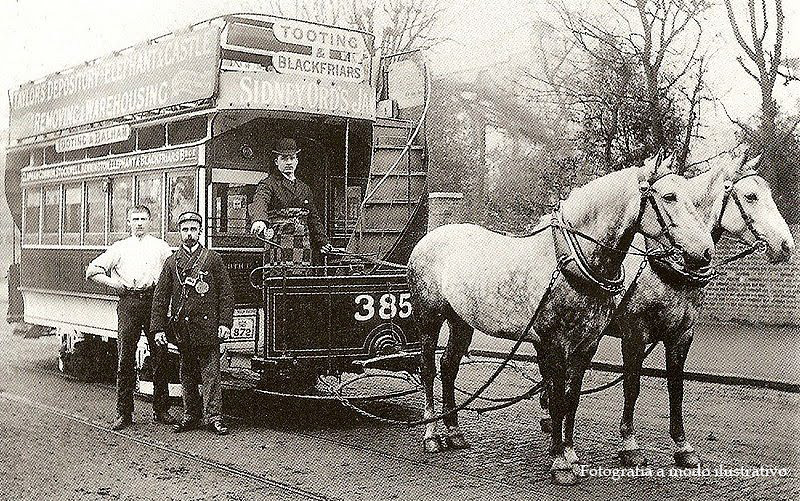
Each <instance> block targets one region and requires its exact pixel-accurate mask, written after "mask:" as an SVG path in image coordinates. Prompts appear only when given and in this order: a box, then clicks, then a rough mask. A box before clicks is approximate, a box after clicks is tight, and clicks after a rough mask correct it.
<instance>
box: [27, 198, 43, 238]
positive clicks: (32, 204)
mask: <svg viewBox="0 0 800 501" xmlns="http://www.w3.org/2000/svg"><path fill="white" fill-rule="evenodd" d="M41 209H42V189H41V188H27V189H26V190H25V232H24V236H23V242H24V243H26V244H38V243H39V218H40V217H41Z"/></svg>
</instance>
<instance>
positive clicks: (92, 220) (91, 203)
mask: <svg viewBox="0 0 800 501" xmlns="http://www.w3.org/2000/svg"><path fill="white" fill-rule="evenodd" d="M105 186H106V182H105V180H100V181H87V182H86V234H85V236H84V239H83V243H84V244H86V245H102V244H104V243H105V232H106V187H105Z"/></svg>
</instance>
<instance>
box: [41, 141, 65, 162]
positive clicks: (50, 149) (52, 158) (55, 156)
mask: <svg viewBox="0 0 800 501" xmlns="http://www.w3.org/2000/svg"><path fill="white" fill-rule="evenodd" d="M63 161H64V154H63V153H59V152H57V151H56V146H55V145H54V144H51V145H50V146H47V147H45V149H44V163H45V164H48V165H49V164H57V163H60V162H63Z"/></svg>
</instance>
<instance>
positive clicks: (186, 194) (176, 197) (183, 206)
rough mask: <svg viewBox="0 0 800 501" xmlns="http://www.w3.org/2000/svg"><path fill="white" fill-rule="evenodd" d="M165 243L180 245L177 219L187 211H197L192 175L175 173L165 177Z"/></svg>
mask: <svg viewBox="0 0 800 501" xmlns="http://www.w3.org/2000/svg"><path fill="white" fill-rule="evenodd" d="M167 186H168V188H167V190H168V191H167V238H166V240H167V242H169V243H170V244H171V245H176V246H177V245H178V244H180V240H181V237H180V233H179V232H178V217H179V216H180V215H181V214H182V213H184V212H186V211H187V210H194V211H196V210H197V191H196V190H195V182H194V173H193V172H191V171H189V172H177V173H170V174H168V175H167Z"/></svg>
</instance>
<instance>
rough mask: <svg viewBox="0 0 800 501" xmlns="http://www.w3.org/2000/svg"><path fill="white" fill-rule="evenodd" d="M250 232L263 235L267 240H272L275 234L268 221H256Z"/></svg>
mask: <svg viewBox="0 0 800 501" xmlns="http://www.w3.org/2000/svg"><path fill="white" fill-rule="evenodd" d="M250 233H255V234H257V235H263V236H264V238H266V239H267V240H272V237H274V236H275V230H273V229H272V228H267V223H265V222H264V221H255V222H254V223H253V226H251V227H250Z"/></svg>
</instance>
